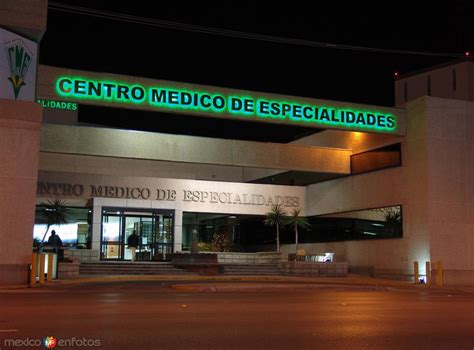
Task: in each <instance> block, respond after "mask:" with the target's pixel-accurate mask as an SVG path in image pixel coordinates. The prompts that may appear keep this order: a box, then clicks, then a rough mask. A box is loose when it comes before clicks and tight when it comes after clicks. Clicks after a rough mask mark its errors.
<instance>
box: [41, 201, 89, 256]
mask: <svg viewBox="0 0 474 350" xmlns="http://www.w3.org/2000/svg"><path fill="white" fill-rule="evenodd" d="M44 210H45V207H43V206H41V205H38V206H36V217H35V225H34V228H33V240H34V241H35V242H41V241H42V239H43V236H44V235H45V233H46V229H47V224H46V222H45V219H44V215H43V212H44ZM90 214H91V212H90V209H89V208H77V207H67V214H66V219H67V223H65V224H63V225H52V226H51V227H49V229H48V232H47V234H46V236H45V238H44V242H48V239H49V237H50V236H51V231H52V230H54V231H56V233H57V234H58V236H59V237H60V238H61V240H62V242H63V245H64V246H65V247H75V248H79V249H86V248H90V216H91V215H90Z"/></svg>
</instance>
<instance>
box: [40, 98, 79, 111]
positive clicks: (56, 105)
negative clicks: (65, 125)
mask: <svg viewBox="0 0 474 350" xmlns="http://www.w3.org/2000/svg"><path fill="white" fill-rule="evenodd" d="M36 102H38V103H39V104H40V105H41V106H43V108H50V109H66V110H68V111H77V103H74V102H65V101H53V100H43V99H41V98H40V99H38V100H36Z"/></svg>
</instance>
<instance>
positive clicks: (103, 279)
mask: <svg viewBox="0 0 474 350" xmlns="http://www.w3.org/2000/svg"><path fill="white" fill-rule="evenodd" d="M144 281H150V282H153V281H156V282H168V283H167V285H168V286H169V287H170V288H172V289H175V290H180V291H206V292H211V291H212V292H217V291H219V292H220V291H263V290H312V289H318V290H321V289H329V288H337V289H344V288H350V289H366V290H383V289H392V288H393V289H406V290H423V289H425V290H426V289H429V290H445V291H456V290H457V291H459V290H462V291H465V292H472V293H474V287H472V286H459V287H458V286H456V287H454V286H448V287H446V286H445V287H441V288H440V287H437V286H427V285H414V284H413V282H409V281H396V280H389V279H382V278H373V277H369V276H363V275H356V274H349V275H348V276H347V277H296V276H222V275H217V276H199V275H115V276H110V275H106V276H102V275H100V276H97V275H94V276H92V275H90V276H84V275H83V276H80V277H78V278H74V279H67V280H56V281H53V282H49V283H45V284H44V285H43V286H41V287H39V286H35V287H33V288H54V287H62V286H64V287H65V286H72V285H82V284H91V283H120V282H144ZM25 288H29V287H28V286H5V287H3V286H0V290H5V289H8V290H15V289H25Z"/></svg>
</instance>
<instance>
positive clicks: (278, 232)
mask: <svg viewBox="0 0 474 350" xmlns="http://www.w3.org/2000/svg"><path fill="white" fill-rule="evenodd" d="M279 252H280V226H279V225H278V223H277V253H279Z"/></svg>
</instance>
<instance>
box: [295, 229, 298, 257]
mask: <svg viewBox="0 0 474 350" xmlns="http://www.w3.org/2000/svg"><path fill="white" fill-rule="evenodd" d="M295 253H296V254H298V226H295Z"/></svg>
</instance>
